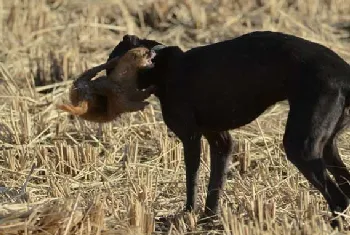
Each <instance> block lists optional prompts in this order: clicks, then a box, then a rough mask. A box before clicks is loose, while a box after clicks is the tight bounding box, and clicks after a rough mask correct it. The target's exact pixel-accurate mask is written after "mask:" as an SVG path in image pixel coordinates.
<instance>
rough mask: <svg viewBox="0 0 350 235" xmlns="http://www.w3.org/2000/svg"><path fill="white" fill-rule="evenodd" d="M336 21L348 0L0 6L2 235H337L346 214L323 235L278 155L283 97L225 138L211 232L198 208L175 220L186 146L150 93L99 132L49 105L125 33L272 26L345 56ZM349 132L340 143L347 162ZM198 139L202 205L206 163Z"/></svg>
mask: <svg viewBox="0 0 350 235" xmlns="http://www.w3.org/2000/svg"><path fill="white" fill-rule="evenodd" d="M344 22H345V23H346V22H348V25H350V0H139V1H137V0H124V1H123V0H95V1H93V0H85V1H83V0H71V1H69V0H12V1H10V0H0V173H1V174H0V175H1V177H0V202H1V203H0V234H6V235H14V234H40V235H51V234H52V235H53V234H55V235H71V234H77V235H78V234H86V235H90V234H91V235H95V234H96V235H97V234H104V235H106V234H110V235H111V234H123V235H124V234H130V235H132V234H137V235H141V234H152V233H155V234H235V235H255V234H276V235H277V234H303V235H306V234H346V230H347V229H349V227H350V213H348V212H347V213H345V217H346V218H347V219H346V221H344V223H343V228H344V229H341V231H340V232H336V231H333V230H332V229H331V227H330V226H329V215H330V213H329V212H328V207H327V205H326V203H325V200H324V199H323V198H322V197H321V195H320V193H318V192H317V191H316V190H315V189H314V188H311V187H310V185H309V184H308V183H307V181H306V180H305V178H304V177H303V176H301V174H300V173H298V171H297V169H296V168H295V167H294V166H293V165H292V164H291V163H290V162H288V161H287V160H286V157H285V153H284V151H283V147H282V145H281V140H282V135H283V131H284V124H285V121H286V113H287V111H288V106H287V105H286V103H285V102H282V103H279V104H277V105H275V106H273V107H271V109H269V110H268V111H266V112H265V113H264V114H263V115H262V116H261V117H259V118H258V119H257V120H255V121H253V122H252V123H250V124H249V125H246V126H244V127H242V128H239V129H237V130H234V131H232V135H233V137H234V139H235V140H236V142H237V148H236V151H235V154H234V161H233V164H232V166H231V168H230V173H229V176H228V180H227V183H226V187H225V192H224V194H223V196H222V199H221V212H220V215H221V216H220V223H218V225H217V226H216V227H213V228H212V229H208V228H206V227H203V226H202V225H196V220H197V219H198V214H200V212H198V213H196V214H183V213H182V208H183V206H184V203H185V175H184V164H183V154H182V145H181V143H180V142H179V141H178V140H177V139H176V138H175V136H174V135H173V134H172V133H171V132H170V131H168V130H167V128H166V126H165V124H164V123H163V121H162V116H161V112H160V109H159V103H158V101H157V100H156V99H155V98H154V97H151V98H150V100H151V105H149V106H148V107H147V108H146V110H145V111H144V112H137V113H132V114H125V115H123V116H122V117H121V118H120V119H118V120H116V121H114V122H113V123H108V124H104V125H101V126H99V125H97V124H93V123H89V122H85V121H82V120H80V119H77V118H72V117H69V116H67V115H66V114H65V113H62V112H59V111H57V110H56V108H55V104H57V103H59V102H62V101H64V100H66V99H67V91H68V88H69V86H70V84H71V82H72V79H74V78H76V76H77V75H78V74H79V73H81V72H82V71H83V70H84V69H86V68H88V67H90V66H94V65H97V64H98V63H102V62H104V61H105V60H106V58H107V56H108V54H109V53H110V52H111V50H112V49H113V47H114V46H115V45H117V44H118V42H119V40H121V38H122V37H123V35H125V34H127V33H128V34H136V35H138V36H140V37H147V38H149V39H156V40H158V41H160V42H162V43H165V44H167V45H178V46H180V47H181V48H183V49H188V48H191V47H195V46H198V45H204V44H208V43H213V42H217V41H220V40H224V39H228V38H231V37H236V36H238V35H241V34H243V33H247V32H250V31H253V30H272V31H281V32H286V33H291V34H295V35H298V36H302V37H304V38H307V39H310V40H312V41H316V42H320V43H322V44H324V45H326V46H328V47H330V48H332V49H333V50H335V51H336V52H338V53H339V54H340V55H341V56H342V57H343V58H345V59H346V60H347V61H348V62H350V35H349V30H348V31H346V30H345V29H342V28H340V27H338V26H339V25H340V23H341V24H344ZM247 95H249V94H247ZM349 137H350V132H346V133H344V134H343V135H342V136H341V137H340V141H339V148H340V151H341V153H342V155H343V159H344V160H345V162H346V163H347V164H348V165H349V166H350V140H349ZM202 144H203V153H202V160H201V173H200V185H199V187H200V188H199V201H198V203H199V208H203V205H204V198H205V195H206V187H207V180H208V175H209V171H208V170H209V165H210V162H209V158H208V146H207V143H206V141H205V140H203V142H202ZM164 218H165V219H164Z"/></svg>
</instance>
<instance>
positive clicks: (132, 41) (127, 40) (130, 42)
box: [123, 34, 140, 47]
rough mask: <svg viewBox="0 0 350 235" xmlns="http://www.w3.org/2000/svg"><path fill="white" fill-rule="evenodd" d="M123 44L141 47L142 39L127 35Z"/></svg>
mask: <svg viewBox="0 0 350 235" xmlns="http://www.w3.org/2000/svg"><path fill="white" fill-rule="evenodd" d="M123 42H124V43H126V44H127V45H128V46H130V47H134V46H139V45H140V38H138V37H137V36H135V35H129V34H126V35H124V37H123Z"/></svg>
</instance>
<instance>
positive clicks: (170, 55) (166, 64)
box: [138, 46, 184, 99]
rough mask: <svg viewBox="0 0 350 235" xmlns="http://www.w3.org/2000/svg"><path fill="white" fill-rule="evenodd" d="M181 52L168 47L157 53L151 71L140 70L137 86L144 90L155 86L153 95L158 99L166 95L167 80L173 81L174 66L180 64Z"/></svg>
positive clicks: (173, 47)
mask: <svg viewBox="0 0 350 235" xmlns="http://www.w3.org/2000/svg"><path fill="white" fill-rule="evenodd" d="M183 53H184V52H183V51H182V50H181V49H180V48H179V47H177V46H169V47H166V48H164V49H161V50H160V51H159V52H157V55H156V57H155V58H154V60H153V61H154V67H153V68H151V69H141V70H140V71H139V76H138V86H139V88H140V89H146V88H147V87H149V86H152V85H153V86H155V87H156V91H155V93H154V95H155V96H157V97H158V98H159V99H161V98H162V97H164V96H165V95H166V89H167V85H168V84H169V79H174V76H173V74H175V72H176V66H177V65H178V64H179V63H180V62H181V56H182V55H183Z"/></svg>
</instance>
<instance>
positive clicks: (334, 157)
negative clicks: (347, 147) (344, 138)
mask: <svg viewBox="0 0 350 235" xmlns="http://www.w3.org/2000/svg"><path fill="white" fill-rule="evenodd" d="M349 123H350V117H349V115H348V114H346V113H345V111H342V117H341V118H340V119H339V121H338V123H337V125H336V128H335V129H334V132H333V134H332V136H331V137H330V138H329V140H328V142H327V144H326V146H325V148H324V150H323V159H324V160H325V163H326V166H327V169H328V170H329V171H330V172H331V173H332V175H333V176H334V178H335V180H336V182H337V183H338V185H339V187H340V189H341V190H342V191H343V192H344V193H345V194H346V195H347V196H348V197H349V198H350V172H349V170H348V169H347V167H346V165H345V164H344V162H343V161H342V159H341V157H340V154H339V151H338V147H337V138H338V136H339V135H340V134H341V132H342V131H343V130H344V129H345V128H346V127H347V126H348V125H349Z"/></svg>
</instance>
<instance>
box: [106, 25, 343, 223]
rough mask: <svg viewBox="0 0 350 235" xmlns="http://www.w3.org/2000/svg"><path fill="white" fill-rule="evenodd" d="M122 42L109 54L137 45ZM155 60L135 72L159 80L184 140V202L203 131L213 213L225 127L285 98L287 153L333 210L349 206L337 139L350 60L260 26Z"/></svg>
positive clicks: (173, 125)
mask: <svg viewBox="0 0 350 235" xmlns="http://www.w3.org/2000/svg"><path fill="white" fill-rule="evenodd" d="M141 42H142V43H141ZM146 42H148V41H147V40H141V41H140V43H139V44H143V45H145V44H146ZM151 42H152V43H151ZM123 43H124V42H121V44H119V45H118V46H119V49H120V50H119V51H118V52H115V53H114V54H113V55H111V56H110V57H113V56H115V55H119V54H118V53H124V52H125V51H126V50H128V49H130V47H134V46H137V45H138V43H135V44H131V45H129V46H125V43H124V46H123V45H122V44H123ZM153 43H154V41H150V44H149V45H150V46H149V48H151V47H152V46H153ZM126 44H127V43H126ZM151 44H152V45H151ZM118 46H117V47H118ZM154 63H155V67H154V68H153V69H151V70H147V71H144V72H142V73H141V74H140V76H139V86H140V88H146V87H148V86H150V85H155V86H156V88H157V91H156V93H155V95H156V96H157V97H158V98H159V101H160V104H161V108H162V113H163V118H164V122H165V123H166V125H167V126H168V127H169V128H170V129H171V130H172V131H173V132H174V133H175V134H176V135H177V136H178V137H179V139H180V140H181V141H182V143H183V147H184V157H185V165H186V186H187V202H186V209H188V210H191V209H194V207H195V199H196V186H197V175H198V168H199V164H200V152H201V148H200V139H201V137H202V136H204V137H205V138H206V139H207V140H208V142H209V145H210V155H211V169H210V170H211V171H210V180H209V186H208V196H207V201H206V210H205V212H206V215H215V214H216V213H217V209H218V200H219V197H220V193H221V191H222V188H223V186H224V183H225V178H226V176H225V175H226V170H227V165H228V163H229V157H230V154H231V151H232V144H233V143H232V139H231V136H230V134H229V133H228V130H230V129H235V128H238V127H240V126H242V125H245V124H248V123H250V122H251V121H253V120H254V119H255V118H256V117H258V116H259V115H260V114H261V113H262V112H264V111H265V110H266V109H267V108H268V107H269V106H271V105H273V104H275V103H276V102H279V101H282V100H285V99H287V100H288V102H289V105H290V111H289V115H288V121H287V125H286V130H285V134H284V138H283V145H284V148H285V152H286V155H287V158H288V159H289V160H290V161H291V162H292V163H293V164H294V165H295V166H296V167H297V168H298V169H299V170H300V172H301V173H302V174H303V175H304V176H305V177H306V179H307V180H308V181H309V182H310V183H311V184H312V185H313V186H314V187H315V188H317V189H318V190H319V191H320V192H321V193H322V195H323V196H324V198H325V199H326V200H327V202H328V204H329V206H330V209H331V211H332V212H341V211H343V210H344V209H346V208H347V206H348V205H349V197H350V184H349V183H348V181H350V173H349V171H348V170H347V168H346V166H345V164H344V163H343V161H342V160H341V158H340V155H339V152H338V149H337V145H336V139H337V137H338V135H339V134H340V133H341V131H342V130H344V129H345V128H346V126H347V125H348V124H349V123H350V116H349V108H350V105H349V103H350V102H349V100H350V66H349V64H348V63H346V62H345V61H344V60H343V59H342V58H341V57H339V56H338V55H337V54H336V53H335V52H333V51H332V50H330V49H328V48H326V47H324V46H322V45H320V44H317V43H313V42H310V41H308V40H304V39H302V38H299V37H295V36H292V35H287V34H283V33H277V32H267V31H264V32H252V33H249V34H245V35H242V36H240V37H237V38H234V39H232V40H227V41H223V42H219V43H215V44H211V45H207V46H201V47H197V48H193V49H191V50H188V51H186V52H183V51H182V50H181V49H180V48H178V47H167V48H165V49H162V50H160V51H159V52H158V54H157V56H156V57H155V59H154ZM327 169H328V170H329V171H330V172H331V173H332V174H333V176H334V177H335V181H336V183H335V182H334V181H333V180H332V179H331V178H330V175H329V174H328V172H327V171H326V170H327ZM333 225H336V224H333Z"/></svg>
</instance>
